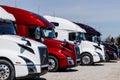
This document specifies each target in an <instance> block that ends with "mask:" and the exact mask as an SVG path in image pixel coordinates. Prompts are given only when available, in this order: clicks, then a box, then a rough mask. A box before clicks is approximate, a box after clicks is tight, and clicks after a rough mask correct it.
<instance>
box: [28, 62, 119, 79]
mask: <svg viewBox="0 0 120 80" xmlns="http://www.w3.org/2000/svg"><path fill="white" fill-rule="evenodd" d="M29 80H33V79H29ZM36 80H120V60H119V61H117V62H116V61H110V62H102V63H96V64H95V65H93V66H78V67H75V68H72V69H68V70H66V71H58V72H48V73H47V74H45V75H43V76H41V78H39V79H36Z"/></svg>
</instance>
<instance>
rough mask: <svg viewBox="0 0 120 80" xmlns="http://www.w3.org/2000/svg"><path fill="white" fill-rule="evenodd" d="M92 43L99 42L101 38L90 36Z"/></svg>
mask: <svg viewBox="0 0 120 80" xmlns="http://www.w3.org/2000/svg"><path fill="white" fill-rule="evenodd" d="M92 42H95V43H99V42H101V37H100V36H92Z"/></svg>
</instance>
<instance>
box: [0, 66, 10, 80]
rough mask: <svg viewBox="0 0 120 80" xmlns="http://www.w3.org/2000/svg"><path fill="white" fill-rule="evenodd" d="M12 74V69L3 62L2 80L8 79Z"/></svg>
mask: <svg viewBox="0 0 120 80" xmlns="http://www.w3.org/2000/svg"><path fill="white" fill-rule="evenodd" d="M9 75H10V69H9V68H8V66H7V65H5V64H1V65H0V80H6V79H7V78H8V77H9Z"/></svg>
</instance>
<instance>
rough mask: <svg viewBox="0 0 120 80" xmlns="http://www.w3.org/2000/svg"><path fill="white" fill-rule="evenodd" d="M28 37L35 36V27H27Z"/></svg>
mask: <svg viewBox="0 0 120 80" xmlns="http://www.w3.org/2000/svg"><path fill="white" fill-rule="evenodd" d="M28 37H29V38H35V28H34V27H32V28H29V29H28Z"/></svg>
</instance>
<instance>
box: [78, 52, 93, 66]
mask: <svg viewBox="0 0 120 80" xmlns="http://www.w3.org/2000/svg"><path fill="white" fill-rule="evenodd" d="M80 59H81V65H92V64H93V57H92V56H91V55H90V54H89V53H83V54H82V55H81V58H80Z"/></svg>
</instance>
